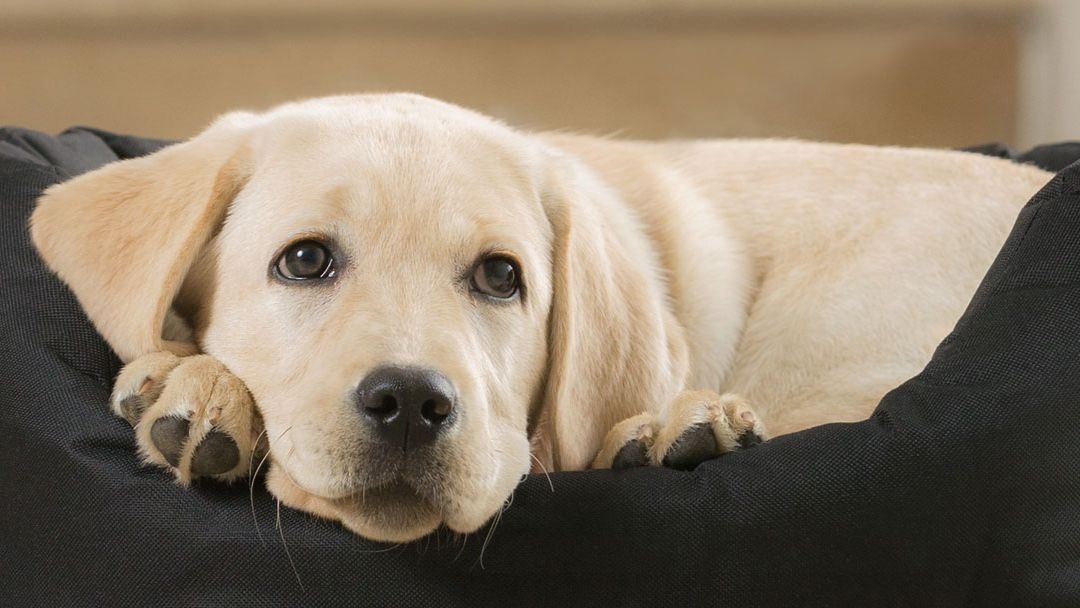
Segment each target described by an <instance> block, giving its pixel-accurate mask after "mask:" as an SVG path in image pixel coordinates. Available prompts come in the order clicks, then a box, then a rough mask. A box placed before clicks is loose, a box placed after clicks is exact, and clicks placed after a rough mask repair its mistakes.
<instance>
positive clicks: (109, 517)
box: [0, 129, 1080, 607]
mask: <svg viewBox="0 0 1080 608" xmlns="http://www.w3.org/2000/svg"><path fill="white" fill-rule="evenodd" d="M161 145H163V142H157V141H152V140H143V139H138V138H127V137H119V136H114V135H110V134H106V133H101V132H97V131H92V130H87V129H75V130H72V131H69V132H67V133H65V134H63V135H61V136H59V137H58V138H51V137H48V136H44V135H40V134H34V133H30V132H26V131H19V130H6V131H0V238H2V241H0V252H2V258H0V286H2V287H0V357H2V358H0V361H2V365H0V606H24V605H34V606H61V605H96V606H121V605H170V606H172V605H247V604H257V603H261V604H269V605H304V606H315V605H334V604H339V605H352V606H377V605H391V606H440V607H445V606H457V605H476V604H486V605H505V606H527V605H549V606H570V605H595V606H609V605H680V604H690V605H702V604H708V605H730V606H765V605H777V606H794V605H798V606H1070V607H1075V606H1080V165H1073V166H1071V167H1070V168H1068V169H1066V170H1065V171H1063V172H1062V173H1060V174H1059V175H1058V176H1057V177H1056V178H1054V180H1053V181H1052V182H1050V183H1049V184H1048V185H1047V186H1046V188H1045V189H1043V190H1042V192H1040V193H1039V194H1038V195H1037V196H1035V198H1033V199H1032V201H1031V202H1030V203H1029V204H1028V205H1027V206H1026V207H1025V208H1024V209H1023V211H1022V213H1021V214H1020V216H1019V218H1018V220H1017V223H1016V227H1015V229H1014V230H1013V232H1012V234H1011V236H1010V237H1009V239H1008V241H1007V242H1006V243H1005V245H1004V248H1003V249H1002V252H1001V255H1000V256H999V258H998V259H997V261H996V262H995V263H994V265H993V267H992V268H991V269H990V271H989V273H988V275H987V276H986V279H985V281H984V282H983V284H982V287H981V288H980V289H979V291H978V293H977V294H976V295H975V297H974V300H973V301H972V303H971V305H970V307H969V309H968V310H967V312H966V313H965V314H964V316H963V318H962V319H960V321H959V323H958V324H957V326H956V330H955V331H954V332H953V333H952V335H950V336H949V337H948V339H946V340H945V342H944V343H943V344H942V345H941V346H940V347H939V348H938V350H937V352H936V353H935V355H934V359H933V361H932V362H930V364H929V365H928V366H927V368H926V369H925V370H924V371H923V372H922V373H921V374H919V375H918V376H917V377H915V378H913V379H911V380H910V381H908V382H906V383H905V384H903V385H902V386H900V387H899V388H897V389H896V390H894V391H892V392H891V393H889V395H888V396H886V398H885V399H884V400H883V401H882V403H881V405H880V406H879V407H878V409H877V410H876V412H875V413H874V414H873V416H872V417H871V418H870V419H869V420H866V421H865V422H860V423H856V424H832V425H826V426H822V427H818V428H814V429H810V430H807V431H805V432H801V433H797V434H793V435H789V436H784V437H779V438H776V439H774V440H772V441H769V442H767V443H765V444H763V445H760V446H758V447H755V448H753V449H750V450H745V451H742V452H738V453H734V454H730V455H727V456H723V457H721V458H718V459H715V460H712V461H709V462H706V463H704V464H703V465H701V466H700V467H698V468H697V469H696V470H694V471H691V472H678V471H672V470H662V469H650V468H642V469H636V470H624V471H590V472H576V473H562V474H557V475H552V476H551V478H550V479H548V478H545V477H544V476H531V477H529V478H528V479H526V480H525V481H524V482H523V483H522V484H521V486H520V487H518V489H517V490H516V492H515V493H514V497H513V503H512V505H510V506H509V507H508V508H507V509H505V511H504V512H503V513H502V515H501V517H500V518H499V519H498V524H497V526H494V527H488V528H484V529H482V530H481V531H479V532H478V533H476V534H473V535H470V536H468V537H460V536H456V535H453V534H450V533H447V532H443V533H438V534H436V535H433V536H432V537H429V538H427V539H423V540H421V541H419V542H416V543H413V544H408V545H401V546H392V547H391V546H384V545H380V544H377V543H371V542H368V541H365V540H362V539H360V538H357V537H356V536H354V535H352V534H350V533H348V532H346V531H345V530H343V529H342V528H341V527H339V526H338V525H337V524H334V523H330V522H325V521H321V520H317V519H315V518H313V517H311V516H309V515H306V514H303V513H299V512H296V511H292V510H290V509H287V508H286V509H280V513H279V510H278V509H277V507H276V505H275V502H274V500H273V498H272V497H271V496H269V495H268V494H267V493H266V492H265V491H264V490H263V489H262V484H261V481H260V482H257V483H255V484H254V487H253V489H250V490H249V487H248V486H246V485H242V484H241V485H237V486H233V487H227V486H222V485H216V484H208V483H201V484H198V485H196V486H195V487H193V488H191V489H183V488H180V487H178V486H176V485H175V484H174V483H173V482H172V481H171V480H170V478H169V476H168V475H167V474H165V473H164V472H161V471H158V470H155V469H151V468H143V467H140V466H139V465H138V462H137V460H136V456H135V453H134V449H133V448H134V445H133V437H132V431H131V429H130V428H129V427H128V425H127V424H126V423H125V422H124V421H122V420H120V419H118V418H114V417H113V416H112V415H110V414H109V413H108V411H107V409H106V399H107V396H108V394H109V388H110V382H111V380H112V378H113V376H114V375H115V374H116V372H117V369H118V365H119V364H118V361H117V359H116V357H115V356H114V355H113V354H112V353H111V351H110V350H109V348H108V346H107V345H106V344H105V343H104V342H103V341H102V340H101V338H100V337H99V336H98V335H97V334H96V333H95V332H94V330H93V328H92V327H91V325H90V324H89V322H88V321H87V319H86V318H85V316H84V315H83V313H82V312H81V311H80V309H79V307H78V306H77V304H76V302H75V301H74V299H73V297H72V296H71V294H70V293H69V292H68V291H67V290H66V289H65V288H64V287H63V286H62V285H61V284H60V283H59V282H58V280H57V279H55V278H54V277H52V276H50V275H49V273H48V272H47V271H46V270H45V268H43V267H42V265H41V262H40V261H39V260H38V259H37V257H36V256H35V254H34V253H33V250H32V249H31V246H30V244H29V242H28V239H27V232H26V229H25V225H26V221H27V217H28V215H29V213H30V211H31V209H32V207H33V204H34V200H35V198H36V197H37V196H38V194H39V193H40V192H41V191H42V189H44V188H45V187H47V186H48V185H50V184H52V183H55V182H57V181H59V180H62V179H65V178H67V177H69V176H71V175H74V174H76V173H79V172H81V171H85V170H87V169H90V168H92V167H95V166H98V165H100V164H102V163H105V162H108V161H110V160H114V159H116V158H123V157H127V156H132V155H138V154H144V153H147V152H150V151H152V150H154V149H157V148H158V147H160V146H161ZM776 177H777V179H783V175H777V176H776ZM942 204H948V201H942ZM131 263H137V261H134V260H133V261H131Z"/></svg>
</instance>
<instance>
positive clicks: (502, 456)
mask: <svg viewBox="0 0 1080 608" xmlns="http://www.w3.org/2000/svg"><path fill="white" fill-rule="evenodd" d="M634 229H635V227H634V226H633V225H632V219H630V218H629V217H628V216H625V213H624V212H621V211H620V210H619V209H618V208H617V206H616V205H615V203H614V199H613V198H612V197H611V196H610V194H609V193H607V192H606V191H605V190H604V188H603V187H602V186H601V185H599V184H598V183H596V182H595V181H594V180H593V178H591V177H590V175H589V174H588V172H587V171H585V170H584V169H583V168H582V167H581V166H580V165H578V164H577V163H576V162H574V161H573V160H572V159H569V158H566V157H564V156H563V155H561V154H559V153H557V152H555V151H553V150H552V149H550V148H549V147H547V146H545V145H543V144H541V143H540V142H539V141H538V140H537V139H536V138H534V137H530V136H528V135H524V134H521V133H518V132H516V131H513V130H511V129H509V128H507V127H505V126H503V125H501V124H498V123H496V122H494V121H491V120H489V119H486V118H484V117H482V116H479V115H477V114H474V113H471V112H468V111H465V110H463V109H460V108H457V107H455V106H451V105H448V104H444V103H440V102H436V101H432V100H428V99H424V98H421V97H416V96H408V95H392V96H363V97H343V98H331V99H322V100H314V101H308V102H303V103H298V104H291V105H287V106H282V107H280V108H278V109H276V110H273V111H271V112H268V113H266V114H261V115H255V114H244V113H240V114H232V115H227V116H225V117H224V118H222V119H221V120H219V121H218V122H217V123H215V124H214V125H213V126H212V127H211V128H210V129H208V130H207V131H206V132H204V133H203V134H201V135H200V136H198V137H196V138H194V139H192V140H190V141H188V142H185V143H182V144H178V145H176V146H172V147H169V148H166V149H165V150H163V151H161V152H159V153H157V154H154V155H151V156H149V157H145V158H141V159H136V160H131V161H124V162H121V163H116V164H114V165H111V166H109V167H106V168H104V169H102V170H99V171H97V172H94V173H91V174H88V175H86V176H83V177H80V178H77V179H76V180H73V181H72V182H69V183H67V184H63V185H61V186H58V187H56V188H53V189H52V190H50V191H49V192H48V193H47V194H46V195H45V196H44V197H43V199H42V202H41V204H40V206H39V208H38V210H37V211H36V212H35V215H34V218H33V233H34V240H35V243H36V244H37V245H38V247H39V249H40V250H41V252H42V254H43V257H44V258H45V259H46V261H47V262H48V263H49V264H50V266H51V267H52V268H53V269H54V270H56V271H57V272H58V274H60V276H61V278H63V279H64V280H65V281H66V282H67V283H68V284H69V285H70V286H71V287H72V289H73V291H74V292H75V294H76V296H77V297H78V298H79V300H80V302H81V303H82V305H83V306H84V308H85V309H86V310H87V312H88V314H89V316H90V318H91V319H92V320H93V321H94V323H95V325H96V326H97V328H98V329H99V331H100V332H101V333H102V334H103V335H104V336H105V338H106V339H107V340H109V342H110V344H111V345H112V346H113V348H114V349H115V350H116V351H117V353H118V354H119V355H120V356H121V357H122V358H123V359H125V360H130V359H132V358H135V357H137V356H140V355H142V354H145V353H147V352H152V351H155V350H161V349H173V350H177V349H182V348H183V347H182V346H180V345H177V344H172V343H170V342H169V341H168V338H170V336H163V326H164V325H165V320H166V318H167V316H168V315H169V314H170V310H172V311H174V312H175V313H176V314H178V315H179V316H180V317H181V318H182V319H184V320H185V321H186V322H187V324H188V325H190V327H191V329H192V330H193V334H194V340H195V342H196V343H197V344H198V347H199V348H200V349H201V350H202V351H204V352H206V353H209V354H211V355H213V356H214V357H216V358H217V359H219V360H220V361H222V362H223V363H224V364H225V365H226V366H227V367H228V368H229V369H230V370H231V371H232V372H233V373H234V374H235V375H237V376H238V377H239V378H241V379H242V380H243V381H244V382H245V383H246V384H247V386H248V388H249V389H250V391H251V393H252V396H253V397H254V398H255V402H256V404H257V406H258V408H259V410H260V412H261V413H262V417H263V420H264V422H265V425H266V433H267V437H268V439H269V443H270V452H271V468H270V473H269V478H268V483H269V487H270V489H271V491H272V492H274V493H275V494H276V495H277V496H278V497H279V498H281V499H282V500H283V501H284V502H286V503H287V504H291V505H293V506H297V507H299V508H302V509H306V510H309V511H312V512H315V513H318V514H321V515H324V516H327V517H331V518H334V519H338V520H340V521H342V522H343V523H344V524H345V525H346V526H347V527H349V528H350V529H352V530H354V531H356V532H358V533H360V534H362V535H364V536H367V537H369V538H374V539H380V540H394V541H398V540H408V539H412V538H416V537H419V536H422V535H423V534H426V533H427V532H429V531H431V530H432V529H434V528H435V527H436V526H438V525H440V524H445V525H447V526H448V527H450V528H451V529H453V530H456V531H463V532H468V531H472V530H475V529H476V528H478V527H479V526H480V525H482V524H483V523H484V522H485V521H486V520H487V519H489V518H490V517H491V516H492V515H493V514H494V513H495V512H496V511H497V510H498V509H499V508H500V507H501V506H502V504H503V503H504V501H505V500H506V499H507V498H508V497H509V495H510V493H511V492H512V490H513V488H514V486H515V485H516V484H517V483H518V481H519V480H520V479H521V478H522V476H523V475H525V474H526V473H527V472H528V471H529V469H530V462H531V460H532V459H531V458H530V444H531V447H532V448H533V449H534V450H535V451H536V452H537V453H536V455H535V456H534V459H536V460H539V461H541V462H543V463H545V464H546V465H547V466H549V467H555V468H581V467H583V466H586V465H587V463H588V462H589V459H590V458H591V457H592V455H593V453H594V452H595V451H596V449H597V446H598V444H599V442H600V440H601V439H602V437H603V434H604V432H605V431H606V430H607V428H609V427H610V425H611V424H613V423H614V422H616V421H617V420H619V419H621V418H623V417H626V416H628V415H631V414H634V413H637V412H639V411H641V410H642V409H645V408H646V407H648V406H649V405H652V404H653V403H654V402H656V401H658V400H660V399H662V398H663V396H664V393H665V392H666V391H667V390H668V388H669V387H668V384H669V383H670V379H671V378H673V377H676V376H678V375H679V374H680V373H681V371H680V369H681V368H680V365H681V364H680V363H679V362H678V361H673V360H672V359H671V358H670V357H669V353H670V352H672V349H671V348H670V343H671V341H672V340H675V339H676V338H677V337H675V336H672V335H671V334H670V332H669V331H668V329H669V326H668V322H667V321H666V319H665V317H664V312H663V310H662V306H661V305H660V304H659V303H660V302H662V296H661V294H659V293H656V286H655V285H653V284H652V282H650V280H649V279H648V276H647V275H646V274H644V273H642V272H641V271H639V270H636V269H635V268H636V266H640V263H641V261H642V260H646V261H647V260H648V254H647V252H643V251H634V250H633V247H629V248H628V247H627V246H626V244H625V242H622V241H626V238H627V237H626V235H628V234H630V233H631V232H633V230H634ZM666 328H668V329H666ZM676 350H677V349H676ZM657 379H660V380H657Z"/></svg>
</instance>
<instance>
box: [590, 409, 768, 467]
mask: <svg viewBox="0 0 1080 608" xmlns="http://www.w3.org/2000/svg"><path fill="white" fill-rule="evenodd" d="M764 439H765V428H764V425H763V423H762V421H761V417H760V416H758V415H757V414H756V413H755V412H754V410H753V409H752V408H751V407H750V405H749V404H748V403H747V402H746V400H745V399H743V398H742V397H739V396H738V395H733V394H731V393H727V394H724V395H718V394H716V393H714V392H712V391H683V392H682V393H679V395H678V396H677V397H675V400H674V401H672V403H671V404H670V405H669V407H668V410H667V416H665V417H664V419H660V418H659V417H657V416H654V415H653V414H647V413H646V414H638V415H637V416H633V417H631V418H627V419H626V420H623V421H622V422H620V423H618V424H616V425H615V426H614V427H613V428H612V429H611V431H610V432H608V434H607V437H605V438H604V442H603V444H602V447H601V449H600V452H599V454H597V456H596V459H595V460H594V461H593V468H599V469H607V468H612V469H623V468H629V467H636V466H645V465H653V466H664V467H668V468H672V469H680V470H689V469H692V468H694V467H696V466H697V465H698V464H700V463H701V462H703V461H705V460H708V459H710V458H715V457H716V456H719V455H721V454H726V453H728V452H731V451H734V450H737V449H741V448H748V447H752V446H754V445H757V444H758V443H761V442H762V441H763V440H764Z"/></svg>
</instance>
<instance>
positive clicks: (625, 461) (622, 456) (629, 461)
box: [611, 439, 649, 469]
mask: <svg viewBox="0 0 1080 608" xmlns="http://www.w3.org/2000/svg"><path fill="white" fill-rule="evenodd" d="M647 464H649V446H648V445H647V444H646V443H645V442H644V441H641V440H640V439H631V440H630V441H628V442H626V444H625V445H623V446H622V447H621V448H619V451H618V452H616V453H615V458H614V459H613V460H612V461H611V468H613V469H632V468H634V467H643V466H645V465H647Z"/></svg>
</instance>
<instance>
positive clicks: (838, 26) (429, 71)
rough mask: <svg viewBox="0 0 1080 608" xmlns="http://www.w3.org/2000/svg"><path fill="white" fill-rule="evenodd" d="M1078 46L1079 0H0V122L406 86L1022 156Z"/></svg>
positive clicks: (693, 123) (543, 107) (580, 113)
mask: <svg viewBox="0 0 1080 608" xmlns="http://www.w3.org/2000/svg"><path fill="white" fill-rule="evenodd" d="M1073 33H1076V34H1077V36H1076V37H1077V38H1078V39H1080V0H1046V1H1045V2H1040V1H1039V0H817V1H811V0H775V1H769V0H726V1H725V0H672V1H659V0H593V1H591V2H585V1H575V0H549V1H547V2H544V1H540V0H535V1H529V0H513V1H510V0H508V1H501V2H500V1H496V0H446V1H437V0H397V1H393V0H357V1H352V2H350V1H346V0H265V1H256V0H239V1H237V0H233V1H228V0H216V1H215V0H143V1H140V0H85V1H78V0H3V2H0V56H2V57H3V58H4V61H3V62H0V83H2V84H0V86H2V87H3V94H2V95H0V123H5V124H10V125H19V126H25V127H30V128H34V129H40V130H44V131H51V132H55V131H58V130H61V129H63V128H65V127H67V126H70V125H75V124H81V125H91V126H97V127H101V128H105V129H111V130H115V131H121V132H129V133H136V134H139V135H145V136H157V137H185V136H188V135H191V134H193V133H195V132H196V131H198V130H199V129H201V128H202V127H203V126H204V125H206V124H207V122H209V121H210V120H211V119H212V118H213V117H214V116H215V115H216V114H218V113H220V112H223V111H225V110H228V109H234V108H249V109H258V108H264V107H267V106H270V105H272V104H275V103H278V102H281V101H286V100H289V99H294V98H298V97H308V96H316V95H326V94H333V93H343V92H360V91H384V90H411V91H417V92H421V93H425V94H428V95H432V96H436V97H441V98H444V99H447V100H450V101H454V102H457V103H461V104H464V105H467V106H470V107H473V108H476V109H479V110H481V111H484V112H486V113H489V114H493V115H495V116H498V117H500V118H503V119H506V120H508V121H509V122H511V123H513V124H516V125H520V126H525V127H528V128H535V129H572V130H579V131H586V132H593V133H605V134H606V133H620V134H623V135H625V136H629V137H648V138H662V137H718V136H726V137H731V136H780V137H805V138H813V139H824V140H836V141H858V142H866V143H877V144H903V145H926V146H960V145H967V144H973V143H981V142H987V141H1002V142H1006V143H1010V144H1013V145H1028V144H1030V143H1033V142H1036V141H1044V140H1051V139H1066V138H1070V137H1071V138H1080V122H1078V120H1077V112H1078V111H1080V90H1077V87H1078V86H1080V84H1073V81H1076V82H1077V83H1080V78H1070V77H1068V76H1069V74H1072V73H1073V72H1076V73H1077V74H1080V48H1078V47H1077V42H1075V41H1073V40H1071V38H1072V36H1070V34H1073ZM1070 51H1071V53H1070Z"/></svg>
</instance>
